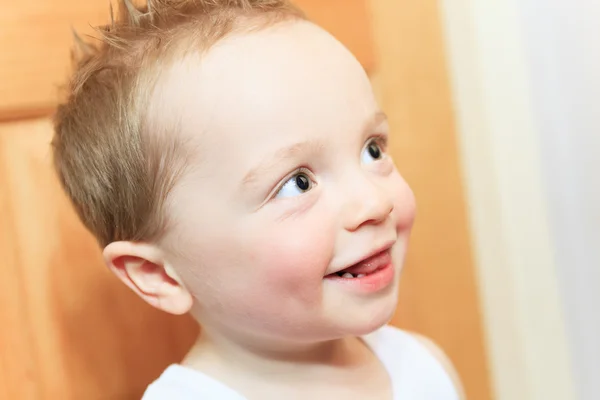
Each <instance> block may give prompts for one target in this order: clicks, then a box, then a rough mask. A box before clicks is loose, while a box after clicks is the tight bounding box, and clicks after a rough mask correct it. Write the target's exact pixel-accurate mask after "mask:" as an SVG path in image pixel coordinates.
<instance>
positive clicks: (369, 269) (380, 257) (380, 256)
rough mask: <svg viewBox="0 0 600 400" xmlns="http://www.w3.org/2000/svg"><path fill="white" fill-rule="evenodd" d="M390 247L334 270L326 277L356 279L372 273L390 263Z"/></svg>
mask: <svg viewBox="0 0 600 400" xmlns="http://www.w3.org/2000/svg"><path fill="white" fill-rule="evenodd" d="M391 261H392V260H391V254H390V248H388V249H386V250H383V251H381V252H379V253H377V254H375V255H372V256H370V257H369V258H366V259H364V260H362V261H360V262H358V263H356V264H354V265H351V266H350V267H348V268H345V269H343V270H341V271H337V272H334V273H332V274H329V275H327V276H326V278H345V279H357V278H364V277H367V276H369V275H373V274H375V273H377V272H378V271H380V270H381V269H384V268H385V267H387V266H389V265H390V264H391Z"/></svg>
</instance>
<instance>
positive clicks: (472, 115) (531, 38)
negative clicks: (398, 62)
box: [440, 0, 600, 400]
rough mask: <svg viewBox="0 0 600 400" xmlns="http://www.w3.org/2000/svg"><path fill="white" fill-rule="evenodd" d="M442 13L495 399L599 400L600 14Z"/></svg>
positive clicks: (551, 8)
mask: <svg viewBox="0 0 600 400" xmlns="http://www.w3.org/2000/svg"><path fill="white" fill-rule="evenodd" d="M440 5H441V9H442V18H443V25H444V27H445V37H446V42H447V51H448V62H449V71H450V76H451V82H452V85H453V95H454V101H455V107H456V117H457V125H458V126H457V128H458V129H457V130H458V133H459V135H458V137H459V144H460V148H461V152H462V161H463V172H464V177H465V182H466V186H467V198H468V201H469V206H470V209H469V211H470V214H469V215H470V223H471V229H472V232H473V247H474V249H475V258H476V261H477V267H478V273H479V281H480V287H481V298H482V304H483V310H484V319H485V324H486V334H487V344H488V348H489V353H490V368H491V372H492V378H493V382H494V386H495V392H496V398H497V399H498V400H515V399H517V400H520V399H523V400H538V399H539V400H553V399H556V400H569V399H575V398H578V399H585V400H587V399H590V400H595V399H598V398H600V395H599V394H598V392H597V391H596V390H597V387H596V388H594V387H593V386H594V385H598V383H597V382H596V383H594V379H593V375H596V376H597V374H598V373H600V370H599V369H598V365H597V364H596V365H594V363H598V360H599V359H600V357H599V356H598V355H597V349H598V347H597V346H598V341H597V339H596V338H598V337H600V336H599V335H598V331H597V328H598V314H599V313H597V312H596V313H595V314H594V310H593V309H592V308H593V306H594V305H598V304H600V302H599V301H598V298H597V297H598V296H599V293H600V291H599V290H598V288H597V285H598V284H600V279H598V275H599V274H600V272H599V271H598V269H600V264H599V263H598V258H597V257H598V251H599V250H598V247H600V241H599V240H598V229H599V227H600V224H599V223H598V215H599V214H598V213H599V209H600V202H599V201H598V200H599V198H598V196H599V191H598V186H597V184H598V182H599V181H600V180H599V179H596V178H595V176H594V175H595V174H596V173H600V165H599V164H598V163H599V162H600V161H599V159H600V157H599V156H598V155H599V154H600V152H599V151H598V140H599V135H600V130H599V126H598V116H597V115H600V107H598V104H599V103H598V101H595V100H596V99H595V97H597V96H598V95H600V90H599V87H598V75H597V74H598V71H600V68H599V65H598V60H599V58H598V53H597V50H598V47H597V46H598V44H597V43H598V42H597V41H598V40H600V31H599V30H598V26H600V18H599V15H598V12H597V11H598V7H599V6H600V2H598V1H597V0H593V2H592V1H588V2H585V0H571V1H569V2H566V1H564V0H546V1H544V0H502V1H500V0H440ZM595 112H596V113H597V115H594V113H595ZM594 164H595V165H594ZM594 297H596V299H594Z"/></svg>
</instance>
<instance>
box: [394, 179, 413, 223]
mask: <svg viewBox="0 0 600 400" xmlns="http://www.w3.org/2000/svg"><path fill="white" fill-rule="evenodd" d="M395 178H396V179H395V183H394V186H395V190H394V214H395V219H396V224H397V227H398V229H399V230H400V231H408V232H410V229H411V228H412V225H413V222H414V220H415V215H416V201H415V196H414V194H413V191H412V189H411V188H410V186H408V183H406V181H405V180H404V179H403V178H402V177H401V176H400V174H398V172H396V177H395Z"/></svg>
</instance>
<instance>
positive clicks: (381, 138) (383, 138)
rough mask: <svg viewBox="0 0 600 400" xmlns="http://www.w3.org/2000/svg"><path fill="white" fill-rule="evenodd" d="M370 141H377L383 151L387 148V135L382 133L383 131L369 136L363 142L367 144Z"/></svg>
mask: <svg viewBox="0 0 600 400" xmlns="http://www.w3.org/2000/svg"><path fill="white" fill-rule="evenodd" d="M372 141H374V142H375V143H377V144H378V145H379V147H381V150H383V152H384V153H385V152H387V148H388V136H387V135H386V134H384V133H378V134H375V135H373V136H371V137H370V138H369V140H367V142H366V143H365V146H367V145H368V144H369V143H371V142H372ZM363 148H364V147H363ZM361 151H362V150H361Z"/></svg>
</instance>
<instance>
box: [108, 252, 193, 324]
mask: <svg viewBox="0 0 600 400" xmlns="http://www.w3.org/2000/svg"><path fill="white" fill-rule="evenodd" d="M103 255H104V261H105V263H106V265H107V266H108V268H109V269H110V270H111V271H112V272H113V273H114V274H115V275H116V276H117V277H118V278H119V279H120V280H121V281H122V282H123V283H125V284H126V285H127V286H129V288H130V289H131V290H133V291H134V292H135V293H137V295H138V296H140V297H141V298H142V299H144V300H145V301H146V302H148V303H149V304H150V305H152V306H154V307H156V308H158V309H161V310H163V311H166V312H168V313H171V314H177V315H180V314H185V313H186V312H188V311H189V310H190V308H191V307H192V303H193V300H192V295H191V294H190V292H189V291H188V290H187V289H186V288H185V286H184V285H183V283H182V281H181V280H180V279H179V277H177V275H176V274H175V271H173V269H172V268H170V267H169V266H168V265H167V264H166V262H165V259H164V257H163V255H162V253H161V252H160V251H159V249H158V248H157V247H156V246H153V245H150V244H146V243H134V242H113V243H111V244H109V245H108V246H106V247H105V248H104V252H103Z"/></svg>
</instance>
